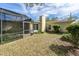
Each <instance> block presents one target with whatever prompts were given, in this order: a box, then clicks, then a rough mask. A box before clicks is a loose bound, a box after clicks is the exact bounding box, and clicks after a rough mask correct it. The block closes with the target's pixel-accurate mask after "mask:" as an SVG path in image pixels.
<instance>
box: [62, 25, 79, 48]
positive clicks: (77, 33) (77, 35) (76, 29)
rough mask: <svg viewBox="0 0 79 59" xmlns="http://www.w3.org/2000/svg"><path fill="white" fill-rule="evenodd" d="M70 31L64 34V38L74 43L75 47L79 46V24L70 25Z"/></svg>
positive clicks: (68, 29)
mask: <svg viewBox="0 0 79 59" xmlns="http://www.w3.org/2000/svg"><path fill="white" fill-rule="evenodd" d="M66 29H67V31H68V32H69V34H68V35H66V36H63V37H62V38H64V39H65V41H68V42H70V43H72V44H73V45H74V47H78V46H79V25H75V24H74V25H70V26H69V27H67V28H66Z"/></svg>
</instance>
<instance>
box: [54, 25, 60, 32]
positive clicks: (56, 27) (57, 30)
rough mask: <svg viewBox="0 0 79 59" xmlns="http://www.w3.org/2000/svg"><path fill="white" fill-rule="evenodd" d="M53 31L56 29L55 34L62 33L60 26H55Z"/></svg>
mask: <svg viewBox="0 0 79 59" xmlns="http://www.w3.org/2000/svg"><path fill="white" fill-rule="evenodd" d="M53 29H54V32H55V33H59V32H60V26H59V25H54V26H53Z"/></svg>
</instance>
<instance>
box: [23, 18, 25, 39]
mask: <svg viewBox="0 0 79 59" xmlns="http://www.w3.org/2000/svg"><path fill="white" fill-rule="evenodd" d="M24 32H25V30H24V17H23V39H24Z"/></svg>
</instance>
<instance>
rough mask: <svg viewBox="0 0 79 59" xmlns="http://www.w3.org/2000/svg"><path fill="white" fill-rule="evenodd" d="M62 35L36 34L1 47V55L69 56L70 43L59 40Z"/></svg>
mask: <svg viewBox="0 0 79 59" xmlns="http://www.w3.org/2000/svg"><path fill="white" fill-rule="evenodd" d="M61 36H62V35H61V34H48V33H43V34H34V35H33V36H28V37H25V38H24V39H19V40H16V41H13V42H10V43H5V44H3V45H0V55H15V56H16V55H17V56H18V55H19V56H25V55H26V56H27V55H30V56H31V55H33V56H34V55H36V56H54V55H68V54H67V52H68V51H67V48H66V49H65V46H66V47H68V46H69V45H70V43H67V42H63V41H61V40H60V39H59V38H60V37H61Z"/></svg>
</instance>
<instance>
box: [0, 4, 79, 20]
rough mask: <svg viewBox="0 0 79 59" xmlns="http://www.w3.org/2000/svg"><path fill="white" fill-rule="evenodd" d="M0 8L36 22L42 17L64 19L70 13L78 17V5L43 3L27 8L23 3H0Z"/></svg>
mask: <svg viewBox="0 0 79 59" xmlns="http://www.w3.org/2000/svg"><path fill="white" fill-rule="evenodd" d="M0 8H5V9H9V10H12V11H15V12H18V13H21V14H25V15H27V16H28V17H30V18H32V19H33V20H37V19H38V18H39V16H42V15H44V16H47V17H49V18H54V17H58V18H66V17H68V16H69V15H70V13H71V15H72V16H76V17H79V3H45V4H44V5H42V6H40V5H36V6H33V7H27V8H26V6H25V5H24V4H23V3H0Z"/></svg>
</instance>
